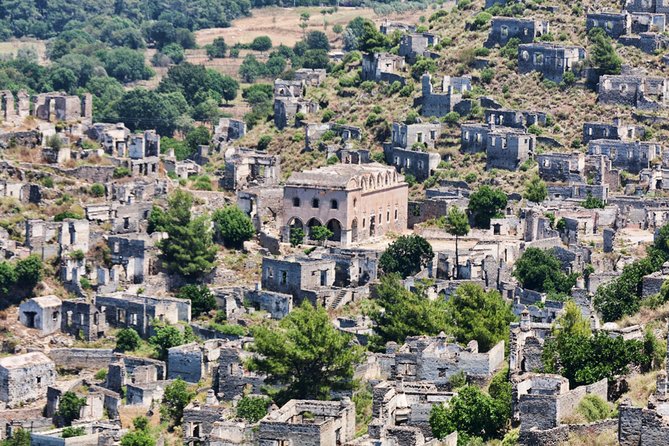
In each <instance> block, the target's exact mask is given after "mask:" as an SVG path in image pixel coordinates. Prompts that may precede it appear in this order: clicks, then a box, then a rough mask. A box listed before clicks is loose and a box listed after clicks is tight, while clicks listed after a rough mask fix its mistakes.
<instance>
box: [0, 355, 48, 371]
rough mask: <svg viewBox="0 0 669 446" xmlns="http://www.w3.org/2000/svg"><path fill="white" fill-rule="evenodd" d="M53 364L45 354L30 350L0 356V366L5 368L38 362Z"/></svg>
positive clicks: (36, 363)
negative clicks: (20, 353)
mask: <svg viewBox="0 0 669 446" xmlns="http://www.w3.org/2000/svg"><path fill="white" fill-rule="evenodd" d="M50 363H51V364H53V361H51V359H49V357H48V356H47V355H45V354H44V353H42V352H31V353H25V354H23V355H14V356H8V357H6V358H0V368H4V369H7V370H14V369H22V368H25V367H30V366H34V365H40V364H50Z"/></svg>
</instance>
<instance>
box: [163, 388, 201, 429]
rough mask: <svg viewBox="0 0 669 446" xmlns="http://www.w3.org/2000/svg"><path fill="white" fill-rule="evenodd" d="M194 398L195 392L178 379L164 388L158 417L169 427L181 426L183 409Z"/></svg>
mask: <svg viewBox="0 0 669 446" xmlns="http://www.w3.org/2000/svg"><path fill="white" fill-rule="evenodd" d="M193 398H195V392H193V391H192V390H190V389H189V388H188V384H186V382H185V381H184V380H183V379H181V378H180V377H179V378H177V379H175V380H174V381H172V382H171V383H170V384H168V385H167V386H166V387H165V393H164V395H163V404H162V405H161V406H160V417H161V418H162V419H163V420H165V421H168V422H169V423H170V424H171V426H181V419H182V418H183V415H184V409H185V408H186V406H187V405H188V403H190V402H191V401H192V400H193Z"/></svg>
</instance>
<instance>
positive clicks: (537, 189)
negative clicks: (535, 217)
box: [523, 175, 548, 203]
mask: <svg viewBox="0 0 669 446" xmlns="http://www.w3.org/2000/svg"><path fill="white" fill-rule="evenodd" d="M523 197H524V198H525V199H526V200H528V201H532V202H534V203H541V202H542V201H544V200H545V199H546V197H548V188H547V187H546V183H545V182H544V181H543V180H542V179H541V178H539V175H534V176H533V177H532V178H530V179H529V180H528V181H527V182H526V183H525V193H524V194H523Z"/></svg>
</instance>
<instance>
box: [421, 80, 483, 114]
mask: <svg viewBox="0 0 669 446" xmlns="http://www.w3.org/2000/svg"><path fill="white" fill-rule="evenodd" d="M471 89H472V80H471V78H470V77H469V76H463V77H451V76H444V77H443V78H442V80H441V88H440V91H439V92H435V91H434V88H433V86H432V76H431V75H430V74H429V73H425V74H424V75H423V77H421V92H422V97H421V98H420V99H419V102H420V105H421V111H420V113H421V115H422V116H434V117H438V118H440V117H442V116H446V115H447V114H448V113H450V112H452V111H456V112H458V113H459V114H460V115H463V116H464V115H466V114H468V113H469V111H470V110H471V106H472V105H471V101H470V100H468V99H465V98H464V97H463V95H464V93H466V92H468V91H470V90H471Z"/></svg>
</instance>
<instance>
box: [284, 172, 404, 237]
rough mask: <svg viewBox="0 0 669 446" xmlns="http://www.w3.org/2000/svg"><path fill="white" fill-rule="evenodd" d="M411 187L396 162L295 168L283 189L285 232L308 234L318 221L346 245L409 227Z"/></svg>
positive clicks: (286, 235)
mask: <svg viewBox="0 0 669 446" xmlns="http://www.w3.org/2000/svg"><path fill="white" fill-rule="evenodd" d="M408 190H409V187H408V185H407V183H406V182H404V176H402V175H401V174H399V173H397V172H396V171H395V169H394V168H393V167H389V166H384V165H381V164H377V163H372V164H359V165H358V164H338V165H334V166H328V167H322V168H320V169H315V170H307V171H304V172H296V173H294V174H293V175H292V176H291V177H290V178H289V179H288V181H287V182H286V185H285V187H284V192H283V210H284V226H283V238H284V240H285V241H288V239H289V236H290V230H291V228H302V229H303V230H304V232H305V234H306V235H307V237H308V236H309V235H310V232H311V228H313V227H314V226H319V225H321V226H326V227H327V228H328V229H330V230H331V231H332V232H333V236H332V237H331V238H330V240H331V241H335V242H341V244H342V245H344V246H346V245H350V244H352V243H356V242H360V241H365V240H368V239H372V238H374V237H378V236H382V235H385V234H387V233H389V232H396V233H401V232H403V231H404V230H406V228H407V197H408Z"/></svg>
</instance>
